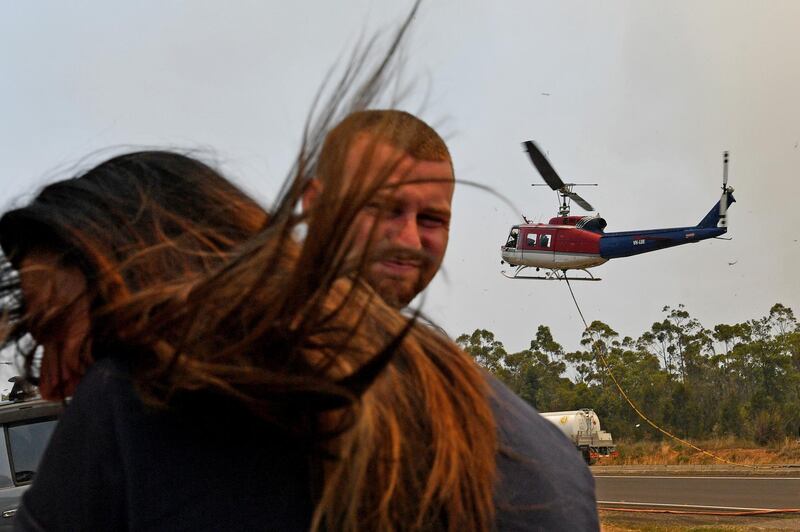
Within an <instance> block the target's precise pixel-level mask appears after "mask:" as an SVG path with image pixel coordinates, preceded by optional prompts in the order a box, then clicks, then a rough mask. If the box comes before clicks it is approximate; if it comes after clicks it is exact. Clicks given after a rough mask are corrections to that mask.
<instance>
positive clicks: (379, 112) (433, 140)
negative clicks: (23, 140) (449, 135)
mask: <svg viewBox="0 0 800 532" xmlns="http://www.w3.org/2000/svg"><path fill="white" fill-rule="evenodd" d="M363 135H367V136H368V138H369V139H370V140H371V141H373V142H385V143H387V144H390V145H392V146H394V147H395V148H399V149H401V150H402V151H404V152H405V153H407V154H408V155H410V156H412V157H414V158H415V159H419V160H422V161H450V160H451V159H450V152H449V150H448V149H447V144H445V142H444V139H442V137H441V136H440V135H439V134H438V133H437V132H436V130H435V129H433V128H432V127H431V126H429V125H428V124H426V123H425V122H424V121H422V120H421V119H419V118H417V117H416V116H414V115H412V114H411V113H407V112H406V111H400V110H397V109H370V110H366V111H356V112H354V113H350V114H349V115H348V116H347V117H345V118H344V120H342V121H341V122H339V124H337V125H336V127H334V128H333V129H331V131H330V132H329V133H328V135H327V136H326V137H325V142H324V143H323V145H322V151H321V152H320V156H319V163H318V165H319V166H318V169H317V177H318V178H319V179H320V180H322V181H323V182H326V181H328V179H329V178H330V177H331V176H333V175H336V172H337V171H340V169H341V168H342V167H343V161H342V158H344V157H346V156H347V154H348V153H349V152H350V147H351V146H352V144H353V142H354V141H355V140H356V139H358V138H359V137H361V136H363Z"/></svg>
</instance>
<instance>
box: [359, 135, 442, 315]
mask: <svg viewBox="0 0 800 532" xmlns="http://www.w3.org/2000/svg"><path fill="white" fill-rule="evenodd" d="M364 157H369V167H368V170H367V171H366V172H364V170H363V168H362V169H359V166H360V164H362V163H363V158H364ZM359 170H361V174H362V176H363V177H362V176H358V177H359V178H362V179H378V178H379V177H385V176H386V173H387V171H389V170H391V173H390V174H389V176H388V179H386V181H385V185H384V186H383V187H382V188H381V191H380V192H379V193H378V194H377V195H376V196H375V197H374V198H373V199H372V200H371V201H370V202H369V203H368V204H367V206H366V207H365V208H364V209H363V210H362V211H361V212H360V213H359V214H358V216H357V217H356V219H355V222H354V224H353V230H352V231H353V232H352V233H351V234H352V236H353V238H354V248H353V253H354V254H358V255H360V254H361V253H363V251H364V250H365V249H366V248H367V245H368V244H369V243H370V242H371V247H370V250H371V251H373V252H375V253H377V254H378V257H377V260H376V261H375V262H371V263H370V264H369V267H368V270H367V272H366V274H367V281H368V282H369V283H370V284H371V285H372V287H373V288H374V289H375V290H376V291H377V292H378V293H379V294H380V295H381V296H382V297H383V298H384V299H385V300H386V301H387V302H388V303H389V304H391V305H394V306H396V307H404V306H406V305H408V304H409V303H410V302H411V300H412V299H414V297H415V296H416V295H417V294H418V293H419V292H421V291H422V290H423V289H424V288H425V287H426V286H427V285H428V283H430V281H431V279H433V277H434V276H435V275H436V272H437V271H439V267H440V266H441V264H442V259H443V258H444V253H445V251H446V249H447V240H448V237H449V233H450V204H451V202H452V200H453V188H454V179H453V170H452V167H451V164H450V161H449V160H448V161H423V160H419V159H415V158H413V157H411V156H410V155H408V154H407V153H405V152H404V151H403V150H401V149H399V148H396V147H394V146H392V145H390V144H388V143H383V142H378V143H377V144H375V143H374V142H372V141H371V140H370V138H369V137H367V136H363V137H361V138H359V139H357V140H356V141H355V142H354V143H353V145H352V147H351V149H350V152H349V153H348V157H347V162H346V165H345V173H346V175H350V176H353V177H355V176H356V174H358V173H359ZM370 239H371V241H370Z"/></svg>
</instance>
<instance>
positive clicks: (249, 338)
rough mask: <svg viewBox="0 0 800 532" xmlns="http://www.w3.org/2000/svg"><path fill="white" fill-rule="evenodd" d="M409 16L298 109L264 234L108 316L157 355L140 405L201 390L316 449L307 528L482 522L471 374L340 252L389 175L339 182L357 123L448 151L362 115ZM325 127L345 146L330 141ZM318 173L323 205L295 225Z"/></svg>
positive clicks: (483, 469) (485, 500) (486, 491)
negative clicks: (168, 291) (328, 91)
mask: <svg viewBox="0 0 800 532" xmlns="http://www.w3.org/2000/svg"><path fill="white" fill-rule="evenodd" d="M412 17H413V12H412V14H411V16H410V17H409V19H408V20H407V21H406V25H404V26H403V27H402V28H401V30H400V31H399V32H398V34H397V35H396V37H395V40H394V41H393V44H392V46H391V47H390V49H389V51H388V53H387V54H386V57H385V58H384V59H383V60H382V61H380V62H379V63H378V66H377V67H376V68H375V70H373V71H372V72H371V73H370V74H369V75H368V76H367V80H366V82H365V83H364V84H363V85H361V86H356V85H357V83H356V79H357V78H358V76H357V73H358V72H359V71H360V70H361V69H362V68H363V67H364V61H365V60H366V58H367V57H369V54H368V53H364V54H361V55H359V54H356V55H355V58H354V59H353V63H351V65H349V66H348V68H347V70H346V72H345V75H344V76H343V78H342V80H341V81H340V82H339V83H338V84H336V85H335V87H334V89H335V90H334V92H333V94H332V96H331V97H330V99H329V100H328V102H327V103H326V104H325V105H324V106H323V107H322V108H321V110H320V111H318V112H317V113H312V115H311V116H312V117H313V118H311V119H309V122H308V124H307V127H306V130H305V133H304V141H303V144H302V146H301V149H300V151H299V154H298V156H297V159H296V161H297V162H296V165H295V167H294V169H293V171H292V173H291V175H290V178H289V179H288V180H287V182H286V184H285V186H284V188H283V192H282V194H281V196H280V199H279V201H278V202H277V203H276V205H275V206H274V208H273V209H271V211H270V221H269V223H268V226H267V227H266V228H265V229H264V230H263V231H261V232H260V233H259V234H258V235H257V236H256V237H254V238H252V239H251V240H249V241H248V242H247V243H246V244H245V245H244V246H243V247H242V248H241V249H240V251H239V254H238V256H236V257H235V258H234V259H233V260H232V261H231V262H229V263H228V264H226V265H225V266H224V267H223V268H221V269H220V270H219V271H218V272H216V273H214V274H213V275H211V276H208V277H207V278H205V279H202V280H200V281H199V282H195V283H193V284H192V286H191V287H190V288H189V289H187V290H186V293H188V297H187V298H186V299H185V300H183V299H173V300H172V301H163V300H149V301H148V300H140V301H138V302H136V304H134V305H131V306H130V308H128V309H127V310H128V311H129V312H131V313H132V315H131V316H125V313H124V312H120V313H119V314H118V315H119V316H120V320H119V322H118V323H119V327H118V330H119V331H120V334H121V335H122V336H123V337H125V338H127V339H128V340H129V341H131V342H134V343H137V344H146V345H149V346H150V348H151V351H152V352H153V353H154V354H155V359H154V361H153V364H152V365H151V366H150V367H149V368H148V371H146V372H144V373H142V374H141V376H140V381H139V382H140V387H141V389H142V391H143V393H144V395H145V397H146V398H147V399H148V400H149V401H151V402H154V403H160V404H164V405H168V404H170V402H171V401H172V400H173V399H174V398H175V397H176V396H179V395H181V394H183V393H186V392H191V391H194V390H212V391H214V392H217V393H221V394H223V395H226V396H229V397H232V398H235V399H236V400H238V401H239V402H241V404H243V405H244V406H245V407H246V408H249V409H250V410H251V411H252V412H253V413H254V415H256V416H258V417H260V418H261V419H264V420H266V421H268V422H269V423H272V424H275V425H277V426H279V427H282V428H284V429H285V430H286V431H287V433H289V434H291V435H292V436H293V437H294V438H296V439H297V440H298V441H299V442H305V443H308V444H310V445H312V446H313V448H314V449H316V454H314V456H315V457H317V459H316V460H314V467H313V471H312V473H313V477H314V478H315V479H316V482H315V483H314V485H315V488H316V492H315V500H316V510H315V514H314V518H313V521H312V529H313V530H320V529H324V530H344V531H354V530H449V531H456V530H488V529H492V528H493V523H494V521H493V520H494V504H493V500H492V493H493V487H494V482H495V453H496V435H495V425H494V418H493V415H492V412H491V410H490V407H489V401H488V394H489V390H488V386H487V383H486V381H485V378H484V376H483V374H482V373H481V372H480V370H479V369H478V368H477V366H476V365H475V364H474V362H473V360H472V359H471V358H470V357H469V356H468V355H466V354H465V353H463V352H462V351H461V350H460V349H459V348H458V347H457V346H456V345H455V344H454V343H453V342H452V341H450V340H449V339H447V338H445V337H444V336H443V335H442V334H440V333H439V332H438V331H436V330H434V329H432V328H431V327H429V326H427V325H424V324H422V323H420V322H418V320H417V315H416V314H412V315H406V314H403V313H401V312H399V311H398V310H396V309H394V308H392V307H390V306H389V305H387V304H386V303H385V302H384V301H383V300H382V299H381V298H380V297H379V296H378V295H377V294H376V293H375V292H374V291H373V290H372V288H371V287H370V286H369V285H368V284H367V283H366V282H365V281H364V280H363V279H364V272H365V270H366V268H367V266H368V265H369V264H370V261H372V260H374V259H375V257H374V250H373V249H370V248H369V247H367V249H366V250H365V251H364V253H363V254H362V255H361V256H358V257H353V256H352V255H351V253H350V250H351V249H352V248H353V244H354V242H353V241H352V235H351V233H350V231H349V228H350V227H351V225H352V223H353V221H354V220H355V218H356V216H357V215H358V213H359V211H361V210H362V208H363V207H364V206H365V205H367V204H368V202H369V201H370V200H371V199H372V198H373V197H374V195H375V194H376V192H378V191H379V190H380V189H381V188H382V187H384V186H385V185H386V183H385V180H386V179H385V178H386V177H388V176H389V175H390V174H391V170H392V169H391V168H387V169H385V170H382V171H381V172H379V173H380V175H381V176H383V178H384V179H380V178H379V179H362V178H360V177H363V176H360V175H356V176H354V177H353V178H352V179H345V178H344V176H345V172H344V164H345V159H346V153H347V148H348V146H349V143H350V142H351V141H352V140H353V138H354V136H355V135H357V134H358V132H359V131H361V124H360V123H361V122H362V120H366V121H367V122H369V124H368V127H367V132H368V133H370V138H372V139H373V141H375V142H380V141H382V140H386V139H391V140H390V142H391V143H392V144H394V145H400V147H402V148H403V149H404V150H406V151H407V152H408V153H412V154H417V155H419V158H424V159H430V158H434V160H440V159H439V158H440V157H443V156H445V154H446V146H445V147H444V150H441V146H443V145H444V143H443V142H441V144H440V148H434V147H433V145H432V144H431V143H430V139H429V138H426V135H419V134H417V132H418V131H419V129H417V130H414V129H409V128H406V127H405V126H403V127H398V126H399V125H400V123H399V122H398V120H397V118H398V116H400V117H402V121H404V122H408V121H409V120H407V119H409V118H411V119H412V120H410V122H413V123H415V124H416V123H422V122H421V121H420V120H418V119H415V118H414V117H413V116H411V115H407V114H404V113H397V112H394V111H392V112H385V111H384V112H366V113H362V111H364V110H365V108H366V107H367V106H368V105H369V104H370V103H371V102H372V101H373V100H374V97H375V96H376V95H377V94H378V93H379V92H380V90H379V89H380V87H381V86H382V85H384V84H385V78H386V76H387V75H388V73H389V72H390V69H389V65H390V64H391V61H390V59H391V58H392V57H393V55H394V53H395V51H396V48H397V46H398V45H399V42H400V40H401V37H402V35H403V33H404V32H405V29H406V27H407V24H408V23H409V22H410V20H411V18H412ZM350 89H352V90H353V92H354V95H352V96H350V92H349V90H350ZM348 117H349V118H348ZM337 123H338V124H343V125H342V126H341V128H345V130H346V131H347V134H343V135H337V134H334V133H331V130H333V131H334V132H335V131H337V129H336V128H335V127H334V125H335V124H337ZM423 124H424V123H423ZM415 127H418V124H417V126H415ZM425 127H427V126H425ZM338 131H339V132H341V131H342V129H339V130H338ZM408 131H414V134H407V132H408ZM431 131H432V130H431ZM376 132H378V134H376ZM434 134H435V132H434ZM326 136H327V138H328V139H329V141H328V142H327V143H326V142H323V141H324V139H325V138H326ZM435 136H436V138H439V137H438V135H435ZM398 138H400V139H402V141H398V140H397V139H398ZM331 139H333V140H331ZM439 140H441V139H439ZM371 151H372V150H367V152H366V153H367V154H368V155H367V157H368V156H369V154H370V152H371ZM320 154H321V155H320ZM422 154H424V155H422ZM447 157H448V158H449V155H447ZM359 166H360V170H359V172H365V171H366V168H367V167H368V166H369V165H368V164H364V163H362V164H360V165H359ZM322 174H324V176H322ZM317 176H320V177H322V178H323V179H324V180H325V186H324V188H323V190H322V193H321V195H320V197H318V198H317V201H316V202H315V207H314V208H313V209H311V211H309V212H306V213H303V214H298V213H297V210H296V206H297V204H298V202H299V201H300V199H301V197H302V195H303V192H304V190H305V189H306V187H307V186H308V184H309V182H310V181H311V179H313V178H315V177H317ZM303 228H304V230H303V231H300V230H301V229H303ZM298 232H300V233H305V237H304V238H303V237H299V236H298ZM123 310H124V309H123ZM138 316H147V317H148V319H147V320H146V326H145V327H137V326H136V325H137V324H140V323H142V322H141V320H139V319H138ZM176 331H180V333H179V334H178V335H176V334H175V333H176Z"/></svg>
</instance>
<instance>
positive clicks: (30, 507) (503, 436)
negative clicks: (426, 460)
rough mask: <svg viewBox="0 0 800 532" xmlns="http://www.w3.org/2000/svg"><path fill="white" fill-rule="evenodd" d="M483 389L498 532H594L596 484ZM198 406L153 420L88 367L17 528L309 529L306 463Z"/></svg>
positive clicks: (101, 367)
mask: <svg viewBox="0 0 800 532" xmlns="http://www.w3.org/2000/svg"><path fill="white" fill-rule="evenodd" d="M491 385H492V388H493V391H494V397H493V399H492V406H493V410H494V413H495V417H496V419H497V424H498V427H499V434H498V436H499V443H500V445H501V451H500V453H499V454H498V458H497V466H498V476H499V484H498V486H497V489H496V504H497V528H498V530H501V531H517V530H520V531H522V530H526V531H527V530H597V529H598V522H597V511H596V508H595V499H594V483H593V480H592V477H591V475H590V474H589V470H588V468H587V467H586V465H585V464H584V463H583V461H582V460H581V458H580V455H579V454H578V452H577V451H576V450H575V448H574V446H572V444H571V443H570V442H569V441H568V440H567V439H566V437H564V436H563V435H562V434H561V432H560V431H559V430H558V429H557V428H555V427H554V426H553V425H552V424H551V423H550V422H548V421H547V420H545V419H544V418H542V417H541V416H540V415H539V414H537V413H536V411H535V410H533V408H531V407H530V406H529V405H528V404H527V403H525V402H524V401H522V400H521V399H519V398H518V397H517V396H515V395H514V394H513V393H512V392H510V391H509V390H508V389H507V388H506V387H505V386H503V385H502V384H500V383H498V382H497V381H494V380H492V381H491ZM206 403H207V404H206ZM201 404H202V408H200V407H195V408H184V409H182V410H181V412H180V414H177V413H172V412H169V411H154V410H152V409H149V408H147V407H146V406H144V405H143V404H142V402H141V401H140V400H139V398H138V396H137V394H136V391H135V389H134V387H133V385H132V383H131V380H130V377H129V373H128V372H127V370H126V369H125V364H124V363H123V362H121V361H119V360H115V359H103V360H100V361H98V362H97V363H95V364H94V365H93V366H92V368H90V370H89V372H88V373H87V374H86V376H85V377H84V378H83V380H82V381H81V383H80V385H79V386H78V389H77V391H76V393H75V396H74V397H73V399H72V402H71V403H70V405H69V406H68V407H67V408H66V410H65V412H64V414H63V416H62V418H61V420H60V422H59V425H58V427H57V428H56V430H55V432H54V434H53V438H52V440H51V442H50V445H49V447H48V449H47V451H46V452H45V455H44V457H43V459H42V463H41V464H40V467H39V472H38V473H37V477H36V480H35V482H34V484H33V486H32V487H31V489H30V490H29V491H28V492H27V493H26V494H25V496H24V498H23V504H22V505H21V507H20V509H19V511H18V513H17V516H16V520H15V526H16V529H17V530H27V531H31V530H33V531H40V530H120V529H122V530H125V529H128V530H137V531H139V530H142V531H144V530H170V531H172V530H186V531H189V530H192V531H194V530H220V529H224V530H280V531H292V530H298V531H299V530H308V527H309V524H310V519H311V515H312V513H313V502H312V496H311V482H310V479H309V473H308V471H309V462H308V453H307V452H305V451H303V450H301V449H299V448H298V446H297V445H296V444H294V443H293V442H292V441H291V440H290V439H289V438H287V436H285V435H284V434H283V433H281V432H278V431H276V430H274V429H271V428H270V427H269V426H267V425H265V424H264V423H261V422H259V421H257V420H255V419H254V418H253V416H251V415H249V414H248V413H247V412H245V411H243V409H241V408H237V407H232V405H231V404H230V403H228V402H226V401H206V402H204V403H201Z"/></svg>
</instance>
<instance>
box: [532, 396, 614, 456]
mask: <svg viewBox="0 0 800 532" xmlns="http://www.w3.org/2000/svg"><path fill="white" fill-rule="evenodd" d="M540 413H541V415H542V416H544V418H545V419H547V420H548V421H550V422H551V423H552V424H553V425H555V426H556V427H558V428H559V429H561V432H563V433H564V434H565V435H566V436H567V438H569V439H570V441H571V442H572V443H574V444H575V446H576V447H577V448H578V450H580V452H581V454H582V455H583V458H584V460H586V463H587V464H593V463H595V462H597V460H599V459H601V458H609V457H614V456H617V454H618V453H617V450H616V448H615V447H614V440H613V439H612V438H611V433H610V432H606V431H604V430H601V429H600V418H598V417H597V414H595V413H594V410H592V409H591V408H582V409H580V410H565V411H563V412H540Z"/></svg>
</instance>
